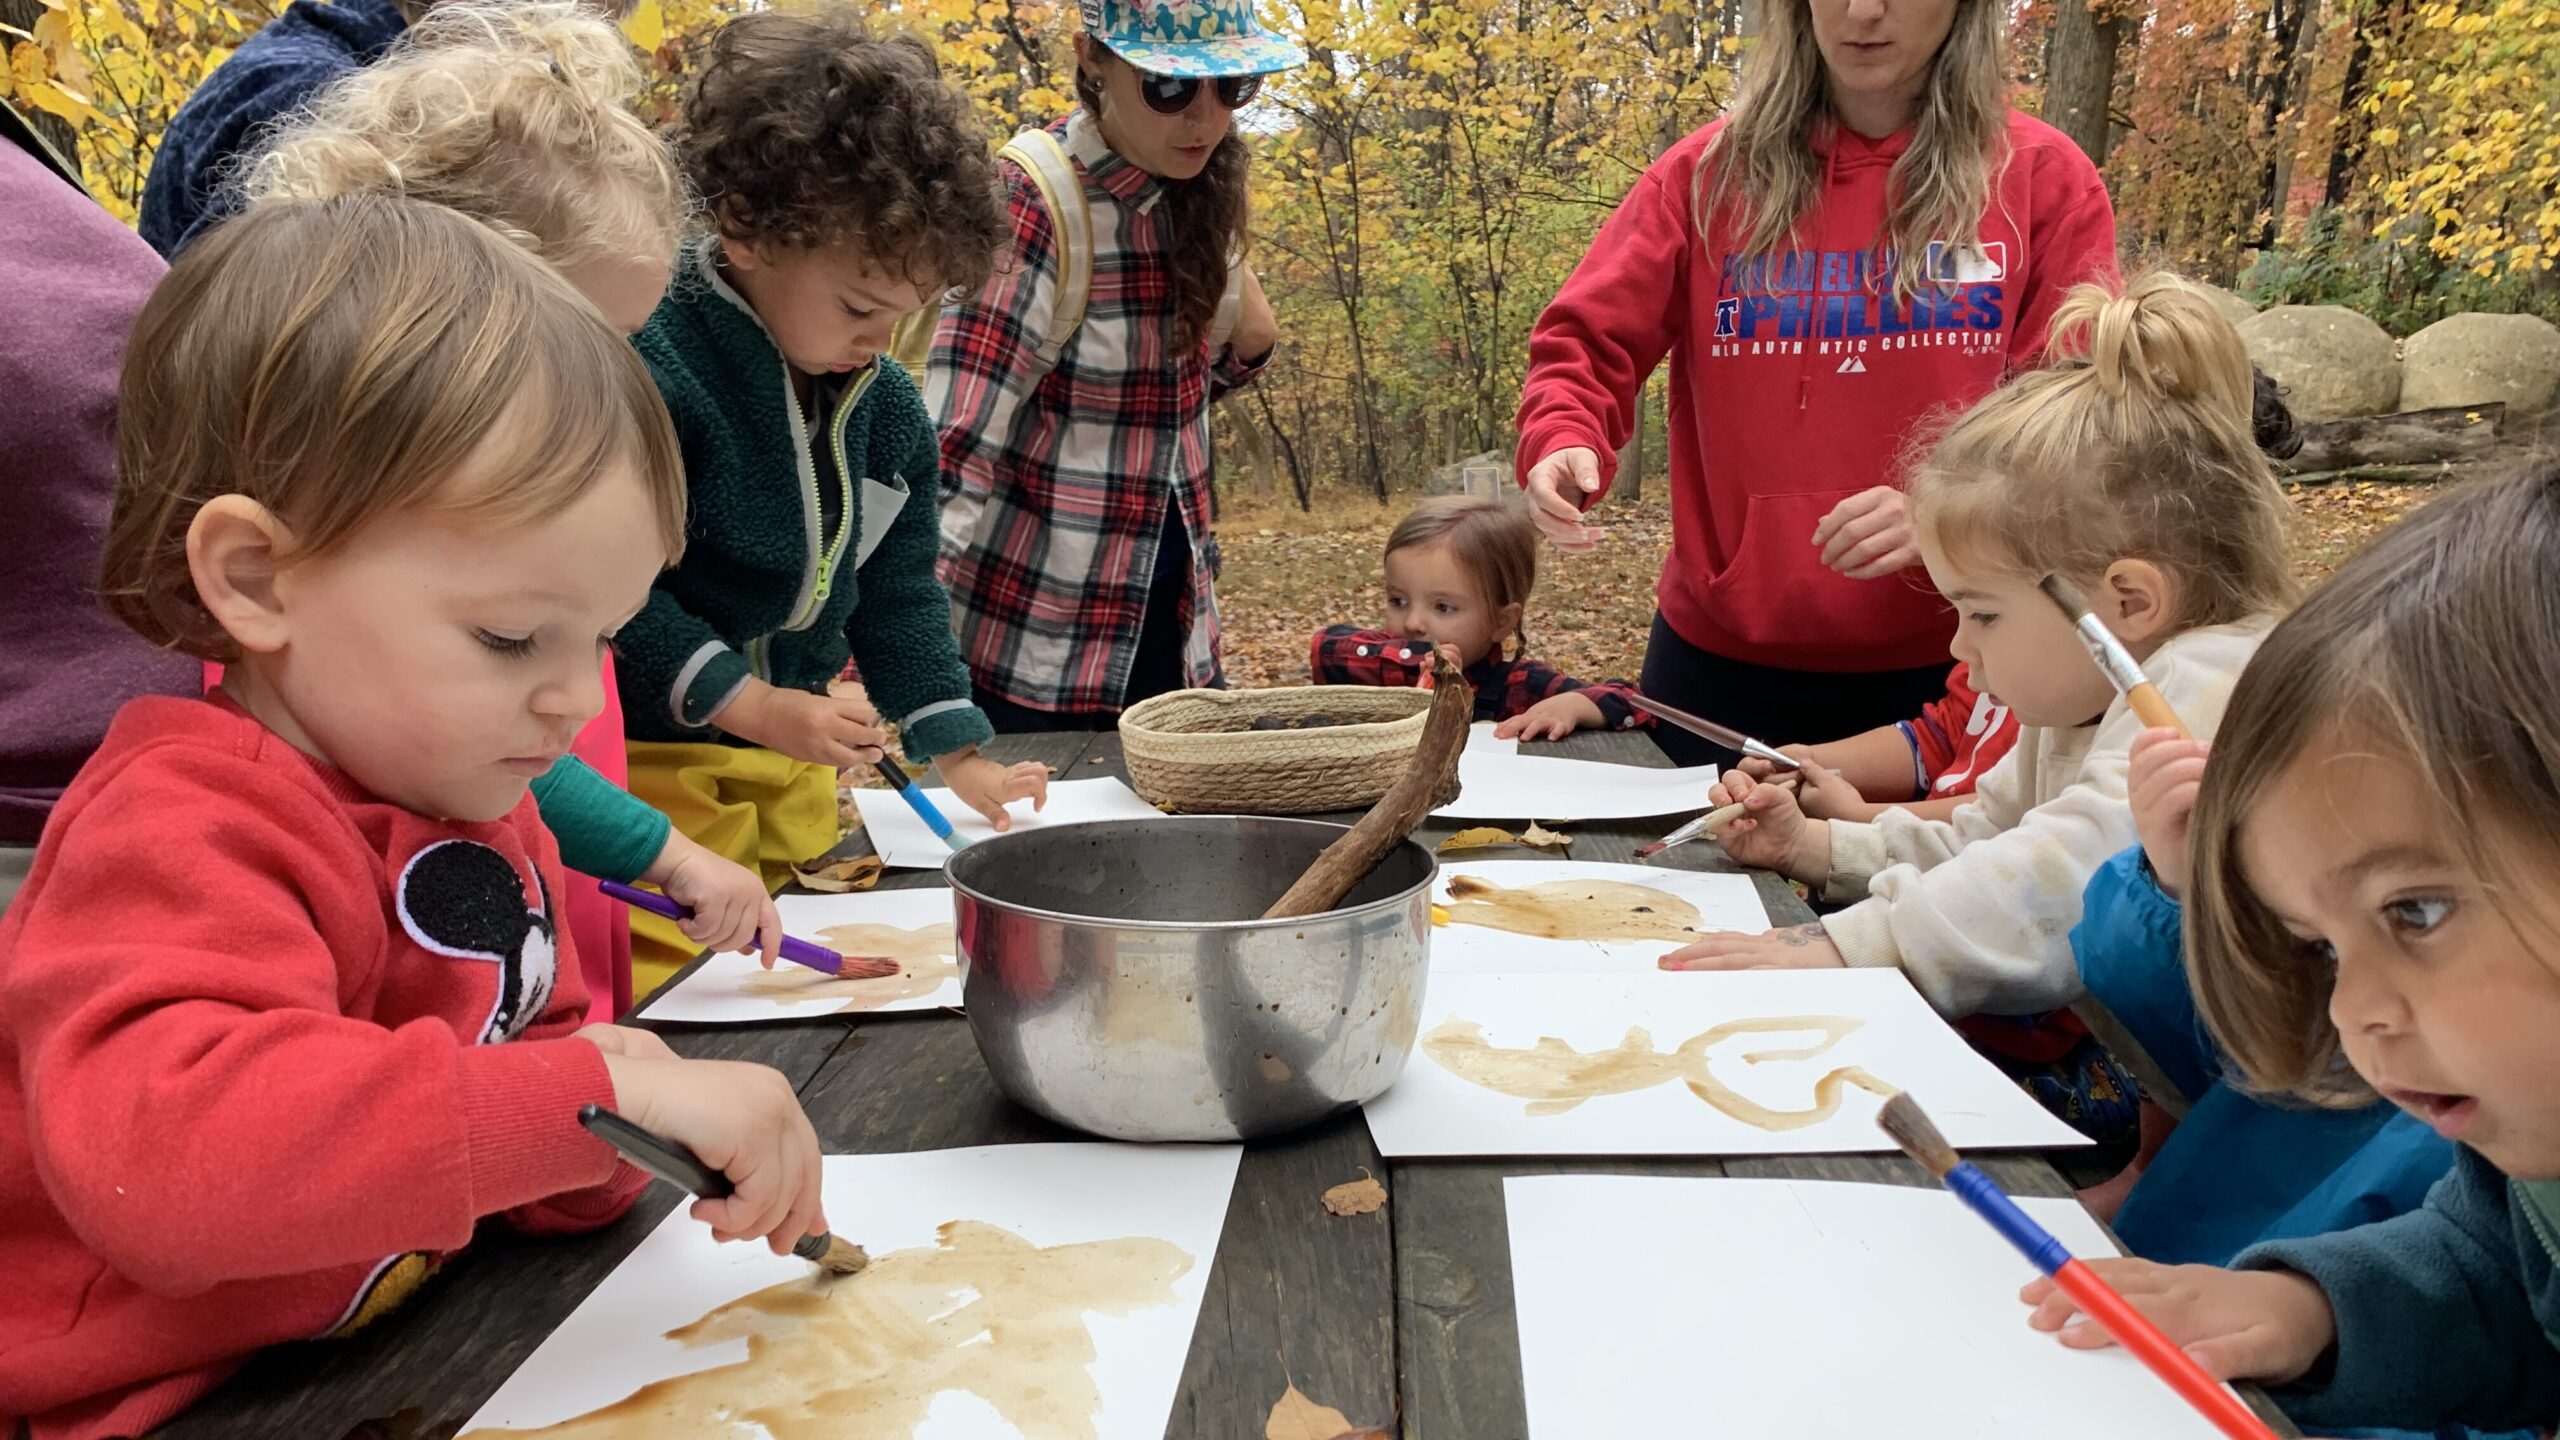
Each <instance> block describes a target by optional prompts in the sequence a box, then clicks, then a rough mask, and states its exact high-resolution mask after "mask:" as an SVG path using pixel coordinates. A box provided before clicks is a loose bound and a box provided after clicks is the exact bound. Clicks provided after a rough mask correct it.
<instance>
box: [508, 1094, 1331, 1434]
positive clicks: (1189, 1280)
mask: <svg viewBox="0 0 2560 1440" xmlns="http://www.w3.org/2000/svg"><path fill="white" fill-rule="evenodd" d="M1242 1153H1243V1152H1242V1151H1241V1150H1240V1149H1239V1148H1238V1147H1236V1146H1232V1145H1229V1146H1205V1145H1198V1146H1195V1145H1164V1146H1145V1145H1103V1144H1064V1145H993V1146H986V1147H983V1148H978V1149H969V1150H929V1151H920V1152H916V1153H911V1154H904V1155H831V1156H828V1157H827V1162H826V1166H827V1177H826V1191H827V1218H828V1220H829V1221H830V1222H831V1223H832V1224H833V1225H834V1227H835V1230H836V1233H837V1234H839V1235H841V1236H843V1237H844V1238H846V1239H848V1240H852V1241H855V1242H856V1243H858V1244H860V1245H862V1246H863V1247H864V1248H865V1249H867V1250H869V1251H870V1252H871V1258H872V1263H873V1267H874V1268H873V1270H872V1271H869V1272H866V1273H865V1274H864V1275H857V1276H855V1277H853V1278H852V1279H851V1280H835V1281H828V1282H825V1283H828V1284H834V1285H846V1286H860V1285H862V1284H864V1283H865V1282H866V1281H867V1280H874V1279H877V1278H878V1277H879V1276H881V1275H884V1274H890V1273H892V1271H891V1269H890V1268H887V1266H888V1262H895V1261H897V1257H899V1256H900V1255H901V1254H902V1253H905V1252H909V1251H911V1250H913V1249H916V1248H922V1249H925V1250H930V1249H932V1248H933V1247H934V1245H935V1243H936V1241H935V1231H936V1229H937V1227H940V1226H942V1225H944V1224H946V1223H948V1222H951V1221H979V1222H983V1223H985V1224H989V1225H995V1226H1000V1227H1002V1228H1003V1229H1004V1230H1007V1231H1010V1232H1012V1233H1013V1234H1014V1235H1018V1236H1020V1237H1021V1238H1022V1239H1023V1240H1025V1241H1028V1242H1030V1243H1031V1244H1033V1245H1037V1246H1041V1247H1044V1248H1047V1247H1056V1246H1066V1245H1078V1244H1085V1243H1090V1242H1108V1241H1115V1240H1121V1239H1124V1238H1128V1237H1144V1238H1146V1239H1148V1240H1151V1241H1157V1242H1164V1243H1169V1244H1170V1245H1172V1246H1174V1247H1175V1248H1177V1249H1178V1250H1179V1251H1181V1252H1182V1253H1183V1254H1186V1255H1188V1256H1190V1257H1191V1265H1190V1268H1189V1269H1188V1270H1187V1271H1185V1272H1184V1273H1183V1274H1182V1276H1181V1278H1180V1279H1179V1280H1177V1281H1176V1282H1175V1283H1174V1284H1173V1285H1172V1286H1171V1288H1170V1295H1171V1300H1170V1303H1165V1304H1156V1305H1149V1306H1143V1307H1139V1308H1133V1309H1131V1310H1129V1312H1128V1313H1127V1314H1125V1315H1106V1314H1100V1313H1095V1312H1091V1311H1087V1312H1084V1314H1083V1324H1084V1326H1085V1327H1086V1329H1087V1331H1088V1333H1090V1335H1091V1336H1092V1339H1093V1345H1094V1352H1095V1358H1094V1360H1093V1363H1092V1364H1091V1365H1090V1366H1088V1367H1086V1372H1087V1373H1088V1374H1089V1375H1090V1376H1091V1377H1092V1380H1093V1382H1094V1384H1095V1386H1096V1388H1097V1391H1098V1394H1099V1397H1100V1401H1101V1409H1100V1411H1099V1412H1098V1413H1096V1414H1094V1415H1092V1416H1090V1417H1078V1416H1073V1415H1059V1416H1056V1417H1055V1419H1054V1422H1053V1425H1052V1427H1051V1428H1045V1429H1040V1430H1037V1431H1035V1432H1033V1433H1038V1434H1041V1435H1056V1436H1059V1437H1069V1440H1107V1437H1114V1436H1122V1435H1161V1434H1163V1433H1164V1430H1165V1422H1166V1420H1167V1418H1168V1417H1169V1416H1170V1415H1171V1414H1172V1411H1173V1402H1174V1396H1175V1392H1176V1390H1177V1389H1178V1387H1179V1385H1180V1383H1181V1379H1182V1366H1183V1361H1184V1359H1185V1357H1187V1356H1188V1355H1189V1354H1190V1351H1191V1331H1192V1327H1193V1325H1194V1323H1195V1322H1196V1321H1197V1320H1198V1318H1199V1314H1200V1296H1201V1293H1202V1291H1203V1290H1204V1289H1205V1287H1206V1286H1207V1284H1208V1280H1209V1264H1210V1261H1211V1259H1212V1257H1214V1256H1215V1255H1216V1253H1217V1248H1218V1236H1219V1234H1220V1232H1221V1231H1223V1230H1224V1229H1225V1226H1226V1217H1227V1200H1228V1195H1229V1192H1230V1191H1231V1190H1233V1189H1234V1186H1235V1176H1236V1163H1237V1160H1238V1158H1239V1157H1240V1156H1241V1154H1242ZM1311 1203H1312V1202H1311ZM905 1273H907V1274H910V1275H911V1274H913V1271H912V1270H908V1271H906V1272H905ZM1016 1273H1019V1272H1016ZM812 1274H813V1271H812V1268H811V1266H810V1265H809V1263H808V1262H807V1261H805V1260H800V1259H796V1258H794V1257H792V1256H789V1255H782V1256H776V1255H775V1254H773V1253H772V1252H771V1251H770V1250H767V1249H766V1248H765V1247H764V1246H763V1245H762V1244H757V1243H739V1244H730V1245H723V1244H721V1243H719V1242H718V1241H715V1240H713V1239H712V1238H711V1231H710V1230H709V1229H708V1228H706V1227H704V1226H703V1225H702V1224H701V1223H700V1222H698V1221H696V1220H694V1219H692V1218H691V1217H690V1216H688V1215H687V1214H685V1212H684V1209H683V1207H681V1206H680V1207H678V1208H677V1209H676V1210H675V1211H674V1212H673V1213H671V1214H669V1215H668V1216H667V1219H666V1223H665V1224H663V1225H661V1226H659V1227H658V1228H657V1229H656V1230H653V1231H651V1232H650V1233H649V1236H648V1238H647V1239H645V1240H643V1241H641V1242H640V1246H639V1248H638V1249H636V1250H634V1251H632V1252H631V1255H630V1257H629V1258H628V1259H626V1260H624V1261H623V1263H622V1264H621V1265H620V1266H618V1267H617V1268H616V1269H615V1270H614V1272H613V1273H612V1274H610V1275H608V1276H606V1277H605V1279H604V1283H603V1284H601V1285H599V1286H597V1287H596V1289H595V1292H594V1293H593V1294H590V1295H589V1296H588V1297H587V1298H586V1300H585V1302H584V1303H582V1304H580V1305H579V1306H578V1308H577V1309H576V1310H575V1311H573V1312H572V1313H571V1314H570V1316H569V1318H568V1319H567V1320H566V1321H564V1322H563V1323H562V1324H561V1326H560V1328H559V1329H558V1330H555V1331H553V1332H552V1333H551V1335H550V1337H549V1338H548V1339H545V1340H544V1341H543V1342H542V1344H541V1346H540V1347H539V1348H538V1349H536V1350H535V1351H534V1352H533V1354H532V1355H531V1356H529V1357H527V1359H526V1360H525V1363H524V1365H523V1366H522V1368H520V1369H518V1370H517V1371H516V1373H515V1374H514V1375H512V1376H510V1377H509V1378H508V1380H507V1383H506V1384H504V1385H502V1386H500V1387H499V1389H498V1393H497V1394H496V1395H493V1396H491V1397H490V1399H489V1402H488V1403H487V1404H486V1405H483V1406H481V1407H480V1412H479V1413H478V1414H477V1415H474V1416H473V1417H472V1419H471V1423H470V1424H469V1425H467V1426H465V1427H464V1433H465V1434H470V1433H471V1432H473V1431H475V1430H481V1429H492V1428H494V1429H496V1430H497V1433H501V1434H503V1433H504V1432H505V1431H510V1430H527V1429H535V1428H538V1427H543V1426H550V1425H557V1424H559V1423H561V1422H563V1421H566V1420H569V1419H572V1418H574V1417H577V1416H581V1415H585V1414H587V1413H589V1412H591V1411H594V1410H597V1409H600V1408H602V1407H604V1406H608V1405H611V1404H613V1403H615V1402H616V1401H619V1400H621V1399H623V1398H625V1397H626V1396H629V1395H631V1394H632V1393H634V1392H635V1391H637V1390H639V1389H640V1388H641V1387H642V1386H644V1385H647V1384H650V1383H652V1382H655V1381H659V1380H665V1379H669V1378H671V1377H674V1376H678V1375H686V1374H692V1373H695V1372H699V1371H710V1370H717V1369H721V1368H723V1367H731V1366H738V1365H740V1364H741V1363H742V1362H744V1361H745V1360H746V1358H747V1342H746V1341H745V1340H743V1339H740V1340H728V1341H721V1342H717V1343H714V1344H709V1345H705V1346H702V1347H700V1348H697V1349H691V1350H688V1349H686V1348H684V1347H683V1346H682V1345H681V1344H680V1343H678V1342H676V1341H673V1340H669V1339H667V1338H666V1333H667V1332H668V1331H670V1330H674V1329H678V1328H680V1327H682V1326H685V1325H688V1324H690V1323H692V1322H694V1321H696V1320H699V1319H701V1318H703V1317H704V1316H705V1315H708V1314H709V1313H711V1312H712V1311H713V1310H715V1309H717V1308H718V1307H720V1306H722V1305H725V1304H728V1303H729V1302H731V1301H734V1300H738V1299H741V1298H743V1297H745V1296H748V1295H751V1294H753V1293H755V1292H756V1291H759V1290H762V1289H765V1288H767V1287H769V1286H772V1285H776V1284H781V1283H785V1282H791V1281H801V1282H807V1281H808V1280H809V1278H810V1277H811V1275H812ZM979 1298H980V1296H979V1293H978V1292H977V1291H976V1290H974V1289H968V1288H958V1289H956V1290H955V1291H954V1293H950V1294H948V1295H947V1296H932V1295H928V1296H918V1295H915V1294H912V1293H908V1292H907V1291H905V1290H901V1291H898V1292H895V1299H894V1300H875V1302H874V1303H879V1304H886V1305H890V1306H892V1307H894V1308H892V1309H891V1310H890V1312H889V1313H888V1314H887V1315H886V1316H884V1317H881V1323H883V1324H889V1325H896V1326H897V1327H898V1328H899V1329H900V1330H902V1331H905V1330H910V1329H911V1328H912V1327H913V1326H915V1325H918V1324H921V1323H922V1322H925V1321H927V1320H930V1319H937V1318H940V1316H941V1315H943V1314H945V1313H949V1312H956V1311H960V1310H962V1309H963V1308H964V1307H966V1306H967V1305H969V1304H971V1303H973V1302H975V1301H976V1300H978V1299H979ZM1003 1298H1004V1297H999V1302H1000V1303H1001V1301H1002V1299H1003ZM919 1300H923V1301H925V1302H927V1303H926V1305H925V1306H924V1308H922V1309H921V1310H918V1309H917V1308H915V1307H916V1304H917V1302H918V1301H919ZM886 1338H887V1337H884V1341H885V1339H886ZM976 1343H977V1344H980V1345H996V1346H1003V1345H1005V1344H1006V1343H1007V1340H1006V1338H1005V1337H1003V1336H995V1337H992V1338H986V1337H984V1336H982V1338H980V1339H979V1340H978V1341H977V1342H976ZM1017 1343H1018V1340H1017ZM967 1344H968V1342H967V1340H966V1337H962V1339H961V1340H960V1341H958V1342H955V1344H954V1345H952V1346H951V1347H950V1349H951V1350H953V1351H957V1350H959V1349H962V1348H965V1347H966V1346H967ZM1040 1358H1041V1357H1039V1356H1037V1355H1033V1356H1029V1357H1027V1358H1026V1362H1025V1363H1027V1364H1035V1365H1036V1364H1037V1363H1038V1362H1039V1360H1040ZM892 1363H894V1364H897V1365H899V1366H901V1367H903V1368H904V1370H905V1371H906V1373H909V1374H912V1373H914V1371H915V1369H916V1367H917V1366H919V1365H921V1364H924V1363H928V1362H924V1361H920V1360H918V1359H917V1358H916V1357H915V1356H914V1355H913V1354H911V1353H899V1354H898V1355H897V1356H896V1358H895V1359H894V1361H893V1362H892ZM732 1383H734V1382H732ZM812 1398H813V1399H817V1398H819V1397H812ZM931 1407H932V1408H931V1411H930V1414H929V1417H928V1418H927V1420H926V1422H925V1423H924V1424H922V1425H920V1426H917V1427H915V1429H914V1430H913V1432H912V1433H913V1435H914V1436H915V1437H916V1440H981V1437H983V1440H995V1437H1003V1440H1017V1437H1018V1436H1019V1435H1021V1434H1022V1433H1023V1431H1022V1430H1020V1429H1017V1428H1016V1427H1015V1426H1013V1425H1010V1424H1007V1423H1005V1422H1004V1421H1003V1420H1002V1419H1000V1418H999V1416H998V1414H997V1412H996V1411H995V1409H994V1408H993V1407H992V1406H990V1405H989V1404H988V1403H987V1402H986V1401H985V1400H983V1399H981V1398H979V1397H978V1396H977V1395H975V1394H973V1393H971V1392H968V1391H965V1390H945V1391H943V1392H942V1393H940V1394H938V1395H936V1396H935V1397H934V1398H933V1400H932V1402H931ZM645 1433H648V1434H653V1435H656V1434H673V1433H676V1432H674V1431H671V1430H666V1429H663V1428H661V1429H657V1430H649V1431H646V1432H645ZM701 1433H706V1434H708V1433H715V1432H710V1431H705V1432H701ZM716 1433H719V1434H722V1435H730V1434H735V1435H738V1436H750V1435H761V1434H764V1433H766V1432H765V1431H764V1430H763V1429H762V1427H760V1426H757V1425H754V1424H752V1423H751V1422H746V1421H737V1422H734V1425H733V1428H730V1429H724V1430H720V1431H718V1432H716ZM883 1433H888V1432H885V1431H884V1432H883ZM895 1433H896V1434H899V1435H907V1434H909V1433H910V1432H909V1431H907V1430H905V1429H898V1430H896V1431H895Z"/></svg>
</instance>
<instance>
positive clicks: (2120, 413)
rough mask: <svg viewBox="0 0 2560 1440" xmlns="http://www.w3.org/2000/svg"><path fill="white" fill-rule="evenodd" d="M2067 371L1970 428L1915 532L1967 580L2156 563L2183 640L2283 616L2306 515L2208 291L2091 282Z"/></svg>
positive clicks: (1931, 483) (1944, 465) (1994, 404)
mask: <svg viewBox="0 0 2560 1440" xmlns="http://www.w3.org/2000/svg"><path fill="white" fill-rule="evenodd" d="M2053 348H2054V352H2055V354H2056V355H2057V356H2059V357H2061V358H2060V359H2058V360H2057V361H2056V363H2054V364H2052V365H2049V366H2047V367H2046V368H2044V369H2041V370H2035V371H2031V372H2029V373H2027V374H2025V375H2022V376H2020V377H2018V378H2017V379H2015V380H2012V381H2010V382H2009V383H2008V384H2007V385H2004V386H2002V387H2001V388H2000V389H1999V390H1998V391H1997V392H1995V393H1994V394H1993V395H1992V396H1991V397H1990V398H1989V399H1987V400H1984V401H1983V402H1982V403H1981V404H1980V405H1977V406H1975V407H1974V408H1973V409H1972V410H1970V411H1968V412H1966V413H1965V414H1963V415H1962V416H1961V417H1960V418H1958V419H1957V420H1955V421H1954V423H1953V424H1952V425H1950V426H1949V427H1948V428H1947V430H1946V432H1945V434H1944V435H1943V436H1942V437H1941V438H1940V439H1939V440H1938V442H1937V444H1936V446H1935V447H1934V448H1932V449H1931V450H1930V452H1929V454H1928V456H1927V458H1926V459H1924V460H1923V461H1922V462H1921V463H1920V465H1919V467H1918V469H1917V470H1916V472H1915V473H1914V474H1913V476H1912V479H1911V510H1912V523H1913V526H1914V528H1915V529H1917V530H1918V531H1919V533H1920V534H1921V536H1922V537H1923V538H1925V539H1928V540H1930V541H1932V542H1933V543H1935V544H1936V545H1937V547H1938V548H1939V550H1940V551H1941V552H1942V553H1945V554H1947V555H1949V556H1951V557H1954V558H1955V559H1956V561H1957V563H1959V564H1962V565H1965V566H1966V568H1969V569H1971V568H1980V569H1983V570H1986V571H1990V572H1993V573H2012V574H2018V575H2027V576H2034V577H2039V578H2040V577H2042V576H2044V575H2047V574H2054V575H2060V576H2062V577H2063V578H2065V579H2067V580H2071V581H2074V582H2078V583H2083V584H2085V583H2088V582H2091V581H2094V580H2096V579H2097V578H2098V577H2099V576H2101V575H2103V574H2104V573H2105V572H2106V568H2107V567H2108V566H2109V565H2111V564H2113V563H2115V562H2116V561H2118V560H2123V559H2140V560H2148V561H2150V562H2152V563H2153V564H2155V565H2158V566H2159V567H2160V568H2161V569H2162V570H2163V571H2165V572H2167V573H2168V575H2169V577H2170V579H2171V580H2172V581H2173V582H2175V585H2176V590H2177V593H2176V597H2175V601H2176V605H2175V613H2173V614H2172V616H2171V617H2170V623H2171V624H2172V625H2174V626H2175V627H2176V628H2177V629H2179V630H2187V629H2193V628H2195V627H2197V626H2201V625H2219V624H2227V623H2229V622H2231V621H2234V620H2239V619H2242V618H2244V617H2246V616H2249V615H2254V614H2260V613H2263V612H2267V611H2271V610H2277V609H2281V608H2282V607H2283V606H2284V605H2285V604H2286V603H2287V602H2289V601H2290V600H2291V599H2292V597H2293V593H2294V583H2293V574H2292V570H2291V567H2290V559H2289V553H2288V549H2287V543H2286V530H2287V527H2288V525H2289V523H2290V518H2291V515H2292V507H2291V505H2290V504H2289V503H2288V502H2287V501H2286V500H2285V498H2284V493H2283V492H2282V491H2281V490H2279V489H2278V488H2277V486H2276V481H2275V473H2274V472H2273V471H2272V470H2270V469H2269V468H2268V466H2267V459H2266V455H2265V454H2264V452H2262V451H2260V450H2259V448H2258V444H2257V440H2256V438H2255V436H2254V434H2253V432H2252V428H2251V413H2252V397H2253V395H2254V390H2255V387H2254V385H2253V384H2252V379H2251V371H2250V368H2249V357H2248V354H2247V352H2246V351H2245V350H2244V349H2243V348H2242V346H2241V343H2240V336H2239V333H2238V332H2237V331H2235V330H2233V329H2232V328H2231V322H2230V321H2228V320H2226V319H2224V318H2223V316H2222V313H2221V312H2220V311H2218V310H2216V309H2215V308H2214V307H2213V305H2212V302H2210V301H2208V300H2206V299H2205V298H2204V296H2203V294H2202V292H2200V291H2198V290H2196V289H2195V288H2194V287H2193V286H2190V285H2188V284H2187V283H2186V282H2185V281H2183V280H2180V279H2178V278H2177V277H2175V276H2173V275H2166V274H2152V275H2148V276H2145V277H2143V278H2141V279H2138V280H2136V281H2134V282H2133V283H2132V284H2131V285H2128V286H2127V287H2125V289H2124V291H2123V293H2121V294H2117V293H2114V292H2111V291H2109V290H2107V289H2105V288H2104V287H2101V286H2097V285H2082V286H2079V287H2077V288H2076V289H2074V290H2073V291H2072V292H2071V293H2070V294H2069V295H2068V296H2066V297H2064V299H2063V302H2062V306H2061V308H2060V309H2059V310H2057V311H2056V312H2055V314H2054V318H2053Z"/></svg>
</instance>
